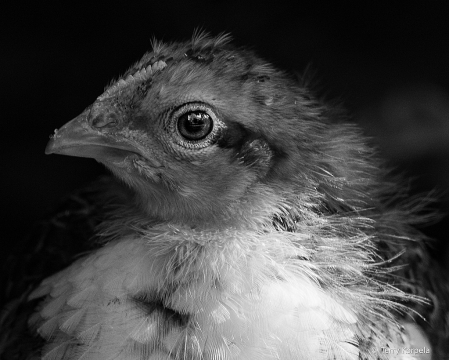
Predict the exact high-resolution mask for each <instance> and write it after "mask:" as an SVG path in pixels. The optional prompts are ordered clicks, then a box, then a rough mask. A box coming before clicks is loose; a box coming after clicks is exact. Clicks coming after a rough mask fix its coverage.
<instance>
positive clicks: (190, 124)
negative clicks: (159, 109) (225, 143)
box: [170, 103, 224, 149]
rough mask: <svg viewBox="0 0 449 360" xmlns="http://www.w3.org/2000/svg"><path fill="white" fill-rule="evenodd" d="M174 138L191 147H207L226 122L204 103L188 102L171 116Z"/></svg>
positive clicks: (180, 143)
mask: <svg viewBox="0 0 449 360" xmlns="http://www.w3.org/2000/svg"><path fill="white" fill-rule="evenodd" d="M170 122H171V125H170V128H171V129H172V130H171V132H172V134H173V136H174V140H175V141H176V142H177V143H178V144H179V145H181V146H183V147H185V148H190V149H198V148H205V147H207V146H209V145H211V144H212V143H213V142H214V141H215V140H216V139H217V134H218V131H219V130H220V129H222V128H223V127H224V123H223V122H222V121H220V120H219V119H218V117H217V115H216V113H215V111H214V110H213V109H212V108H211V107H210V106H208V105H207V104H204V103H187V104H184V105H182V106H180V107H179V108H177V109H176V110H175V111H174V112H173V113H172V116H171V121H170Z"/></svg>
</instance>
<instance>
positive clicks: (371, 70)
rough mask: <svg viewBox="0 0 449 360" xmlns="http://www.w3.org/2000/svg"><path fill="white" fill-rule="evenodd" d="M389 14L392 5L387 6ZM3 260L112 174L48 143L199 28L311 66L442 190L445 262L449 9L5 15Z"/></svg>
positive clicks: (294, 67)
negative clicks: (162, 49) (150, 58)
mask: <svg viewBox="0 0 449 360" xmlns="http://www.w3.org/2000/svg"><path fill="white" fill-rule="evenodd" d="M385 4H387V2H385ZM1 6H2V9H0V14H1V15H0V21H1V26H2V27H3V28H2V29H1V31H0V39H1V41H0V44H1V48H0V49H1V50H0V52H1V53H0V54H1V55H0V76H1V82H0V91H1V104H2V112H1V113H0V117H1V131H0V134H1V136H2V140H1V142H0V144H1V147H2V148H1V154H2V156H1V165H2V166H1V176H0V178H1V184H2V186H1V187H0V189H1V191H2V193H1V206H0V209H1V212H2V214H1V219H2V222H1V228H2V232H1V235H0V236H1V239H0V240H1V244H2V251H1V253H2V254H3V255H4V254H6V253H7V252H8V251H9V249H10V248H11V247H12V246H14V245H15V244H16V243H18V242H19V241H20V239H22V238H23V237H24V236H25V235H26V234H27V232H29V231H30V228H31V227H32V225H33V223H35V222H36V221H38V220H39V219H42V218H43V217H44V216H45V214H47V213H48V212H49V211H50V210H51V209H52V208H54V207H55V205H56V204H57V202H58V200H59V199H61V198H62V197H63V196H64V195H65V194H67V193H69V192H70V191H72V190H74V189H77V188H79V187H82V186H84V185H86V184H88V183H89V182H91V181H92V180H93V179H95V178H96V177H97V176H98V175H100V174H102V173H105V172H106V171H105V170H104V168H103V167H102V166H101V165H100V164H97V163H96V162H95V161H94V160H91V159H81V158H72V157H64V156H45V155H44V149H45V145H46V143H47V141H48V138H49V135H50V134H51V133H53V130H54V129H55V128H59V127H60V126H61V125H63V124H64V123H65V122H67V121H68V120H70V119H72V118H74V117H75V116H77V115H78V114H79V113H81V112H82V110H83V109H84V108H85V107H87V106H88V105H89V104H91V103H92V102H93V101H94V100H95V99H96V97H97V96H98V95H99V94H101V93H102V91H103V89H104V86H105V85H107V84H108V83H109V81H110V80H111V79H112V78H116V77H117V76H119V75H120V74H122V73H123V72H124V71H125V70H126V69H127V67H128V66H130V65H131V64H132V63H133V62H134V61H136V60H138V59H139V58H140V57H141V56H142V55H143V53H144V52H145V51H147V50H149V49H150V39H151V38H152V37H153V36H154V37H156V38H158V39H162V40H166V41H174V40H180V39H187V38H190V36H191V35H192V33H193V30H194V29H195V28H196V27H202V28H203V29H205V30H207V31H210V32H211V33H212V34H218V33H220V32H231V33H232V35H233V37H234V39H235V43H237V44H239V45H248V46H250V47H252V48H254V49H255V50H256V51H257V52H258V53H259V54H260V55H261V56H262V57H264V58H266V59H267V60H269V61H271V62H273V63H275V64H276V65H277V66H278V67H280V68H283V69H285V70H288V71H291V72H302V71H303V70H304V69H305V68H306V67H307V66H308V65H309V64H310V65H311V68H312V69H313V70H314V72H315V73H316V75H317V80H318V81H319V84H320V88H321V89H323V94H324V95H326V96H327V97H329V98H338V99H340V100H341V101H342V102H343V103H344V104H345V107H346V108H347V109H348V111H349V113H350V114H351V115H352V116H353V119H354V121H356V122H358V123H359V124H360V125H361V126H362V127H363V128H364V129H365V132H366V133H367V134H368V135H370V136H372V137H374V138H375V139H376V140H375V141H377V144H378V147H379V149H380V152H381V153H382V155H383V157H384V158H386V159H387V160H388V161H389V163H390V164H391V165H393V166H395V167H396V168H397V169H398V171H399V172H403V173H405V174H406V176H407V177H413V178H414V181H413V182H412V183H411V186H412V191H413V192H415V193H416V192H420V191H430V190H432V189H436V190H437V194H438V196H437V197H438V198H439V202H438V204H436V205H435V207H437V208H438V209H439V210H440V211H441V213H442V217H441V219H440V220H439V221H437V222H435V223H434V224H432V225H431V226H428V227H426V228H424V229H423V230H424V231H425V232H426V233H427V234H429V235H431V236H433V237H434V238H436V239H437V240H438V241H437V242H436V243H435V254H436V255H437V258H438V259H439V260H440V261H441V262H443V263H447V259H448V258H449V250H448V249H449V246H448V245H449V239H448V235H447V234H448V233H449V217H448V216H447V215H446V214H448V213H449V191H448V190H449V21H448V18H449V1H426V2H424V1H421V2H420V1H415V2H408V3H405V2H393V1H390V2H388V5H383V2H374V1H372V2H371V1H363V2H361V1H360V2H353V3H351V2H338V3H337V2H333V3H331V2H319V1H317V2H312V1H309V2H307V3H305V2H304V4H302V3H301V2H297V5H296V6H295V7H287V6H284V5H283V3H282V2H279V1H278V2H276V1H274V2H271V4H269V5H263V4H258V5H249V4H248V3H245V2H243V1H240V2H232V1H208V2H206V1H203V2H188V1H184V2H168V1H166V2H162V1H145V2H143V1H140V2H132V1H127V2H124V1H123V2H102V1H91V2H90V3H87V2H86V3H83V2H61V1H59V2H55V1H54V2H53V1H47V2H34V3H31V2H30V4H25V3H22V2H20V3H19V2H16V5H10V7H8V8H7V7H6V6H5V5H1Z"/></svg>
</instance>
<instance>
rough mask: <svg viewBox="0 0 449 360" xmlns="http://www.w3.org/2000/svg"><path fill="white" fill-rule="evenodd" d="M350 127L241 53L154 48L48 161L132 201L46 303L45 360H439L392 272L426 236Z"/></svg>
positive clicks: (71, 127)
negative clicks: (74, 164)
mask: <svg viewBox="0 0 449 360" xmlns="http://www.w3.org/2000/svg"><path fill="white" fill-rule="evenodd" d="M342 120H344V116H343V115H342V114H341V113H340V112H338V111H336V110H333V109H331V108H329V107H327V106H324V105H322V104H321V102H320V101H318V100H315V99H313V98H312V97H311V96H310V94H309V91H308V90H307V89H306V88H305V87H304V86H302V85H301V84H298V83H296V82H294V81H293V80H292V79H290V78H289V77H288V76H287V75H285V74H284V73H282V72H280V71H278V70H276V69H274V68H273V67H272V66H271V65H269V64H267V63H266V62H264V61H262V60H261V59H259V58H258V57H256V56H255V55H254V54H253V53H252V52H249V51H247V50H244V49H236V48H234V47H232V46H231V45H230V44H229V39H228V37H226V36H220V37H217V38H209V37H207V36H204V35H197V36H194V38H193V39H192V40H191V41H189V42H186V43H174V44H170V45H165V44H161V43H154V44H153V51H152V52H150V53H148V54H146V55H144V57H143V58H142V59H141V60H140V61H139V62H138V63H137V64H136V65H134V66H133V67H131V68H130V69H129V70H128V71H127V73H126V74H125V75H124V76H123V78H122V79H120V80H119V81H117V82H116V83H114V84H112V85H111V86H110V87H109V88H107V89H106V91H105V92H104V94H102V95H101V96H100V97H99V98H98V99H97V100H96V101H95V102H94V104H93V105H92V106H90V107H88V108H87V109H86V110H85V111H84V112H83V113H82V114H81V115H80V116H79V117H78V118H76V119H74V120H72V121H71V122H69V123H68V124H66V125H65V126H64V127H63V128H61V129H60V130H58V131H56V132H55V134H54V136H53V138H52V140H51V142H50V143H49V145H48V147H47V152H48V153H60V154H66V155H74V156H85V157H92V158H95V159H97V160H98V161H100V162H102V163H103V164H105V165H106V166H107V167H108V168H109V169H110V170H111V171H112V172H113V173H114V174H115V175H116V176H117V177H118V178H119V179H121V180H122V181H123V182H124V183H126V184H127V185H129V187H130V189H131V192H128V191H127V190H124V189H123V190H121V191H122V194H121V195H120V196H121V198H124V199H125V201H122V202H121V203H122V204H121V205H120V207H118V208H117V209H115V210H114V211H112V212H111V214H110V216H109V219H108V220H106V221H105V222H104V223H103V224H102V225H101V228H100V230H99V234H101V237H102V239H103V240H102V243H103V245H102V246H101V247H100V248H98V249H97V250H95V251H93V252H91V253H89V254H88V255H86V256H84V257H82V258H80V259H79V260H77V261H76V262H74V263H73V264H72V265H71V266H69V267H68V268H66V269H65V270H63V271H61V272H59V273H57V274H56V275H54V276H51V277H49V278H47V279H45V280H44V281H43V282H42V284H41V285H40V286H39V287H38V288H37V289H36V290H35V291H34V292H33V293H32V294H31V296H30V298H31V299H38V298H42V299H43V300H42V302H41V303H40V305H39V307H38V308H37V309H36V312H35V313H34V315H33V316H32V318H31V319H30V326H31V327H32V328H33V329H36V331H37V332H38V334H39V335H40V336H41V337H43V338H44V339H46V342H47V343H46V345H45V347H44V348H43V350H42V356H43V358H44V359H179V360H180V359H192V360H194V359H214V360H224V359H229V360H231V359H285V360H287V359H288V360H293V359H295V360H297V359H382V358H385V359H386V358H388V359H391V358H397V359H410V358H422V359H425V358H428V359H430V354H428V353H427V354H426V353H424V354H422V353H421V354H420V355H416V354H415V355H413V354H412V355H410V354H409V353H407V354H405V353H404V352H402V353H401V352H399V351H398V352H396V351H393V352H392V351H390V350H391V349H400V348H406V347H410V346H411V344H420V346H421V347H422V348H427V351H429V348H430V347H431V346H430V342H429V341H428V338H427V336H426V335H423V334H422V333H421V332H420V330H419V327H418V326H417V325H415V324H412V321H413V320H412V319H411V318H409V321H410V322H411V324H408V323H407V322H406V321H404V320H401V319H400V315H399V312H398V311H397V310H402V312H405V313H406V312H408V309H409V308H408V306H410V307H414V306H415V304H418V303H419V301H420V299H417V298H415V297H413V295H409V294H406V293H404V292H402V291H401V290H399V289H398V288H397V287H395V284H397V283H398V281H397V279H396V277H395V276H394V275H393V273H392V272H391V271H390V270H389V266H391V265H390V264H389V263H388V262H384V261H385V260H388V259H389V258H390V257H393V256H395V255H396V254H398V253H400V252H401V251H402V250H403V249H405V248H406V247H407V243H408V242H410V243H412V241H411V240H409V239H410V238H414V239H415V240H417V243H416V244H414V245H413V246H415V247H418V248H420V247H421V244H420V242H419V241H420V237H419V234H417V233H414V231H413V230H412V228H411V227H409V225H408V224H407V222H408V221H409V220H410V216H411V214H410V212H409V211H408V210H406V209H404V208H400V207H394V206H393V207H392V206H389V205H388V203H389V202H394V201H393V200H392V199H393V198H395V197H398V195H397V194H398V191H397V190H396V187H394V186H393V185H392V184H390V183H386V182H385V180H384V175H385V174H384V173H383V172H384V171H383V170H381V166H380V164H379V163H378V161H377V160H376V159H375V156H373V151H372V150H371V149H370V148H369V147H367V146H366V145H365V142H364V139H363V137H362V136H361V134H360V133H359V131H358V130H357V129H356V128H355V127H353V126H352V125H348V124H345V123H343V122H342ZM106 192H107V190H106ZM111 196H117V194H111ZM380 249H381V250H380ZM402 256H403V257H406V256H407V255H402ZM400 282H402V285H404V284H405V288H406V287H407V284H408V283H407V281H405V280H400ZM418 295H421V292H419V291H418ZM421 301H422V300H421ZM404 304H405V305H404ZM421 304H422V303H421ZM404 324H405V327H406V329H409V330H408V331H406V330H404V327H402V326H401V325H404ZM432 351H434V353H435V350H432ZM426 356H427V357H426Z"/></svg>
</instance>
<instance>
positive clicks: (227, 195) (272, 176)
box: [46, 35, 361, 224]
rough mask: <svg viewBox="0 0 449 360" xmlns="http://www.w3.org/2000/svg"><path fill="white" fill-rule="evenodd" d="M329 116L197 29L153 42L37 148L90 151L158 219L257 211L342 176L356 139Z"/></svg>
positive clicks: (217, 217)
mask: <svg viewBox="0 0 449 360" xmlns="http://www.w3.org/2000/svg"><path fill="white" fill-rule="evenodd" d="M327 112H328V109H327V108H325V107H322V106H321V105H320V104H319V103H318V102H317V101H315V100H313V99H311V98H310V97H309V95H308V92H307V90H305V88H304V87H302V86H300V85H299V84H298V83H296V82H295V81H294V80H293V79H291V78H290V77H288V76H287V75H286V74H284V73H283V72H281V71H278V70H276V69H274V68H273V67H272V66H271V65H269V64H268V63H266V62H265V61H263V60H261V59H260V58H258V57H257V56H255V55H254V54H253V53H252V52H251V51H248V50H245V49H240V48H235V47H233V46H232V45H230V44H229V37H228V36H225V35H222V36H219V37H216V38H210V37H208V36H206V35H196V36H194V38H193V39H192V40H190V41H188V42H184V43H173V44H162V43H159V42H156V41H154V42H153V50H152V51H151V52H149V53H147V54H145V55H144V56H143V57H142V59H141V60H140V61H139V62H137V63H136V64H135V65H134V66H132V67H131V68H130V69H129V70H128V71H127V72H126V73H125V74H124V75H123V77H122V78H120V79H119V80H118V81H116V82H114V83H113V84H112V85H111V86H109V87H108V88H107V89H106V90H105V92H104V93H103V94H102V95H101V96H99V97H98V98H97V99H96V101H95V102H94V103H93V104H92V105H91V106H89V107H88V108H87V109H86V110H85V111H84V112H83V113H82V114H81V115H79V116H78V117H77V118H75V119H73V120H72V121H70V122H69V123H67V124H66V125H64V126H63V127H62V128H61V129H59V130H58V131H56V132H55V134H54V135H53V137H52V139H51V140H50V143H49V144H48V146H47V150H46V152H47V153H57V154H64V155H72V156H82V157H90V158H95V159H96V160H98V161H99V162H101V163H103V164H104V165H106V167H107V168H109V169H110V170H111V171H112V172H113V173H114V174H115V175H116V176H117V177H119V178H120V179H122V180H123V181H124V182H126V183H127V184H129V185H130V187H131V188H133V189H134V190H135V193H136V196H135V198H136V201H137V203H138V205H139V206H140V207H141V208H142V209H143V210H144V211H146V212H147V213H148V214H149V215H150V216H153V217H156V218H160V219H166V220H174V221H179V222H184V223H191V224H195V223H197V222H201V221H203V222H209V221H212V222H221V223H226V222H228V221H231V222H238V221H239V219H248V218H251V216H253V217H255V218H259V219H262V218H264V216H265V215H267V216H272V215H273V211H276V210H273V209H276V208H279V204H280V203H282V204H283V206H284V207H285V206H287V207H288V205H287V203H288V201H291V198H292V197H298V196H299V197H300V196H305V197H307V196H308V195H307V196H306V194H314V193H316V194H318V192H317V190H316V189H317V188H318V187H321V188H325V187H326V184H325V182H326V181H323V178H325V177H326V176H327V177H328V178H335V177H339V176H340V177H341V176H343V175H344V176H345V177H347V176H349V175H348V172H347V171H346V170H345V169H346V168H349V167H348V162H351V160H350V158H351V157H350V156H346V152H348V151H349V150H347V149H349V148H351V149H352V148H353V146H352V147H351V145H354V143H355V142H354V139H352V137H351V136H346V137H347V139H346V141H345V140H344V139H343V141H341V140H342V136H340V135H339V134H337V133H336V131H335V129H334V130H332V129H333V128H332V127H330V126H329V125H328V124H327V123H326V117H327V115H326V113H327ZM344 134H347V132H344ZM334 137H337V138H339V140H340V142H339V144H338V146H334V145H335V144H334ZM344 142H346V145H344V146H343V143H344ZM351 143H352V144H351ZM357 146H358V145H357ZM357 146H356V147H357ZM356 150H357V151H361V147H360V146H358V147H357V149H356ZM351 151H352V150H351ZM343 153H345V154H343ZM330 154H332V156H330ZM332 159H334V160H332ZM335 159H337V160H335ZM341 159H346V160H348V159H349V160H348V161H341ZM332 162H334V163H332ZM339 172H340V173H341V174H338V173H339ZM320 178H321V180H320ZM329 188H331V187H329ZM293 193H294V196H292V194H293ZM320 196H322V195H320ZM309 197H310V196H309ZM289 198H290V200H289ZM264 214H265V215H264Z"/></svg>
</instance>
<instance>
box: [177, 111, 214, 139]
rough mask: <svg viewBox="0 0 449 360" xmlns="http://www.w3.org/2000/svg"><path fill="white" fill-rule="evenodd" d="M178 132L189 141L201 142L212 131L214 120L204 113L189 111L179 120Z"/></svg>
mask: <svg viewBox="0 0 449 360" xmlns="http://www.w3.org/2000/svg"><path fill="white" fill-rule="evenodd" d="M178 130H179V133H180V134H181V135H182V136H183V137H184V138H186V139H187V140H201V139H204V138H205V137H206V136H207V135H208V134H209V133H210V132H211V131H212V119H211V117H210V115H209V114H208V113H206V112H204V111H189V112H186V113H184V114H182V115H181V116H180V117H179V118H178Z"/></svg>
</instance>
